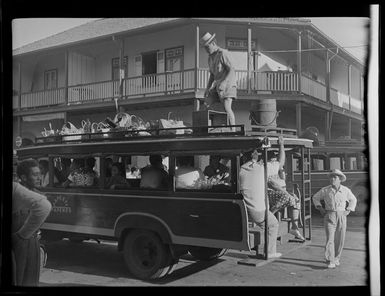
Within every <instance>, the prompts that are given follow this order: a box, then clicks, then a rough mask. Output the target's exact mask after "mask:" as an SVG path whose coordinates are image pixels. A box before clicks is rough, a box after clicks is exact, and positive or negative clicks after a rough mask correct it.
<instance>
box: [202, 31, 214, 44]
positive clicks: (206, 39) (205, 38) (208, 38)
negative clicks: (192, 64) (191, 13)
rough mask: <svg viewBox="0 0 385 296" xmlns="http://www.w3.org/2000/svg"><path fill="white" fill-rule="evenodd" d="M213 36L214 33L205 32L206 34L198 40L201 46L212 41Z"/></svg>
mask: <svg viewBox="0 0 385 296" xmlns="http://www.w3.org/2000/svg"><path fill="white" fill-rule="evenodd" d="M214 38H215V33H214V34H212V35H211V34H210V33H209V32H207V33H206V34H204V35H203V37H202V38H201V40H200V44H201V46H206V45H208V44H209V43H210V42H211V41H213V39H214Z"/></svg>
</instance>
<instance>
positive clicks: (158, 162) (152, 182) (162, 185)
mask: <svg viewBox="0 0 385 296" xmlns="http://www.w3.org/2000/svg"><path fill="white" fill-rule="evenodd" d="M140 187H141V188H153V189H167V188H168V173H167V172H166V171H165V170H164V168H163V164H162V156H161V155H150V165H148V166H146V167H144V168H142V170H141V180H140Z"/></svg>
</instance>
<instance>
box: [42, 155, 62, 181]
mask: <svg viewBox="0 0 385 296" xmlns="http://www.w3.org/2000/svg"><path fill="white" fill-rule="evenodd" d="M39 168H40V173H41V187H46V186H48V184H49V169H48V160H45V159H42V160H40V161H39ZM53 178H54V180H53V182H54V184H56V183H59V181H58V179H57V177H56V176H53Z"/></svg>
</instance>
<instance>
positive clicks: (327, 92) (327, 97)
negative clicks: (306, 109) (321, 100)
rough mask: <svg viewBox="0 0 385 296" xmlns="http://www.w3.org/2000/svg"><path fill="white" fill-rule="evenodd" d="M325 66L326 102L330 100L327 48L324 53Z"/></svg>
mask: <svg viewBox="0 0 385 296" xmlns="http://www.w3.org/2000/svg"><path fill="white" fill-rule="evenodd" d="M325 62H326V63H325V66H326V75H325V87H326V102H330V63H329V50H326V54H325Z"/></svg>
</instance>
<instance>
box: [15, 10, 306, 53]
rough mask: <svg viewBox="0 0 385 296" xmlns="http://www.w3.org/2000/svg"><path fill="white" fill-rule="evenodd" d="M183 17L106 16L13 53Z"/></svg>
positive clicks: (301, 21)
mask: <svg viewBox="0 0 385 296" xmlns="http://www.w3.org/2000/svg"><path fill="white" fill-rule="evenodd" d="M193 19H195V20H211V21H227V22H251V23H276V24H291V25H296V24H298V25H299V24H304V23H309V22H310V21H309V20H305V19H298V18H296V19H294V18H193ZM175 20H183V19H182V18H104V19H100V20H96V21H92V22H89V23H86V24H83V25H80V26H77V27H74V28H71V29H69V30H66V31H64V32H60V33H58V34H55V35H52V36H49V37H47V38H44V39H41V40H38V41H35V42H33V43H30V44H27V45H24V46H22V47H19V48H17V49H15V50H13V55H14V56H16V55H21V54H25V53H28V52H33V51H37V50H42V49H48V48H52V47H58V46H63V45H68V44H71V43H75V42H80V41H85V40H90V39H94V38H99V37H103V36H109V35H112V34H117V33H121V32H127V31H131V30H135V29H139V28H145V27H148V26H152V25H156V24H162V23H167V22H171V21H175Z"/></svg>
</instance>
